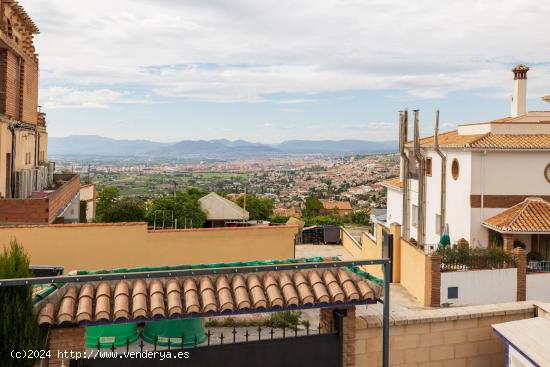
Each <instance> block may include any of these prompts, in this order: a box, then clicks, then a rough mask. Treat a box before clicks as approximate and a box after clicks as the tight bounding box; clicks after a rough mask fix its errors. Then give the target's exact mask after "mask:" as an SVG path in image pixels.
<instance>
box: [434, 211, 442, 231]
mask: <svg viewBox="0 0 550 367" xmlns="http://www.w3.org/2000/svg"><path fill="white" fill-rule="evenodd" d="M435 234H441V215H439V214H436V215H435Z"/></svg>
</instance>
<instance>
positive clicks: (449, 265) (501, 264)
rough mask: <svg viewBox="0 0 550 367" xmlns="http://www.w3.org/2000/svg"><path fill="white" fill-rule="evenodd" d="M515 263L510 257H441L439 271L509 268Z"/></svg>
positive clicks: (513, 266)
mask: <svg viewBox="0 0 550 367" xmlns="http://www.w3.org/2000/svg"><path fill="white" fill-rule="evenodd" d="M515 267H516V264H515V262H514V261H513V260H512V259H503V258H496V257H476V256H472V257H468V258H465V259H460V260H458V259H452V260H449V259H445V258H442V259H441V271H442V272H446V271H467V270H488V269H510V268H515Z"/></svg>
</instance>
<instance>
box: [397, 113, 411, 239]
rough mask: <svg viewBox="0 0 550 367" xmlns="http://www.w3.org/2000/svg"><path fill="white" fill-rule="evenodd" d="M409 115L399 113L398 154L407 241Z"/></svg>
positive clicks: (404, 234)
mask: <svg viewBox="0 0 550 367" xmlns="http://www.w3.org/2000/svg"><path fill="white" fill-rule="evenodd" d="M408 115H409V113H408V111H407V110H405V111H401V112H400V113H399V152H400V154H401V159H402V164H401V182H403V198H402V199H403V210H402V216H403V218H402V221H401V226H402V236H403V238H405V239H406V240H407V241H408V240H409V238H410V229H409V226H410V219H409V218H410V216H409V208H410V205H409V204H410V202H409V198H410V196H409V157H408V156H407V154H406V153H405V144H406V143H407V139H408V131H407V130H408V124H409V121H408V120H409V117H408Z"/></svg>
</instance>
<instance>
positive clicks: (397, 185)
mask: <svg viewBox="0 0 550 367" xmlns="http://www.w3.org/2000/svg"><path fill="white" fill-rule="evenodd" d="M382 186H386V187H391V188H394V189H398V190H403V181H401V179H400V178H399V177H395V178H390V179H389V180H386V181H382Z"/></svg>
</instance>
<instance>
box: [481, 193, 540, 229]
mask: <svg viewBox="0 0 550 367" xmlns="http://www.w3.org/2000/svg"><path fill="white" fill-rule="evenodd" d="M483 224H484V225H485V226H486V227H489V228H492V229H494V230H496V231H499V232H512V233H514V232H518V233H521V232H529V233H550V202H548V201H546V200H543V199H541V198H535V197H531V198H527V199H525V200H524V201H522V202H521V203H519V204H516V205H514V206H513V207H511V208H509V209H506V210H504V211H503V212H501V213H499V214H497V215H495V216H494V217H491V218H489V219H487V220H485V221H484V222H483Z"/></svg>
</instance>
